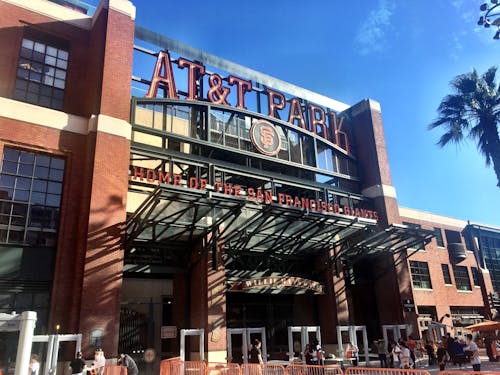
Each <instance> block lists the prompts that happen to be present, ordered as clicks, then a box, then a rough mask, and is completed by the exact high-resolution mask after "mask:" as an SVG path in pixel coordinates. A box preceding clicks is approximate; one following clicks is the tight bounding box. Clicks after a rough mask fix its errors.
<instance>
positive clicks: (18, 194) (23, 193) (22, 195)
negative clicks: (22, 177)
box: [14, 190, 30, 202]
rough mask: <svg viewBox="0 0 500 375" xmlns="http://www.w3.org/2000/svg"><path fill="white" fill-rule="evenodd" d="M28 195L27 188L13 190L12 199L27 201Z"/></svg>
mask: <svg viewBox="0 0 500 375" xmlns="http://www.w3.org/2000/svg"><path fill="white" fill-rule="evenodd" d="M29 197H30V192H29V190H14V200H15V201H17V202H27V201H28V199H29Z"/></svg>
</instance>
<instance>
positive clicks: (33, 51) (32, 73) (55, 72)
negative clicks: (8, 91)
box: [14, 37, 68, 109]
mask: <svg viewBox="0 0 500 375" xmlns="http://www.w3.org/2000/svg"><path fill="white" fill-rule="evenodd" d="M56 44H57V43H54V45H52V44H51V43H50V42H46V41H40V40H37V39H35V38H32V37H25V38H23V40H22V44H21V49H20V54H19V61H18V64H17V74H16V85H15V89H14V98H15V99H18V100H22V101H25V102H28V103H32V104H37V105H41V106H44V107H49V108H54V109H62V108H63V101H64V88H65V86H66V72H67V69H68V51H67V48H61V46H55V45H56Z"/></svg>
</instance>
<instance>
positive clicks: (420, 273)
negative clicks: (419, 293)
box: [410, 260, 432, 289]
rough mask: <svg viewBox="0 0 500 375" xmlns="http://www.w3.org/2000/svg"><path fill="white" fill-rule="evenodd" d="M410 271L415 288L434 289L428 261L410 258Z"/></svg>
mask: <svg viewBox="0 0 500 375" xmlns="http://www.w3.org/2000/svg"><path fill="white" fill-rule="evenodd" d="M410 272H411V278H412V280H413V286H414V287H415V288H424V289H432V283H431V276H430V274H429V265H428V264H427V262H418V261H414V260H410Z"/></svg>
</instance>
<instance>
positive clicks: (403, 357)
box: [399, 341, 411, 369]
mask: <svg viewBox="0 0 500 375" xmlns="http://www.w3.org/2000/svg"><path fill="white" fill-rule="evenodd" d="M400 345H401V354H400V355H399V361H400V364H399V367H400V368H404V369H409V368H410V367H411V354H410V349H409V348H408V345H406V342H404V341H401V342H400Z"/></svg>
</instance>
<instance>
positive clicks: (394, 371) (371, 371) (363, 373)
mask: <svg viewBox="0 0 500 375" xmlns="http://www.w3.org/2000/svg"><path fill="white" fill-rule="evenodd" d="M344 373H345V375H430V373H429V372H428V371H425V370H418V369H417V370H412V369H399V368H370V367H348V368H347V369H346V370H345V372H344Z"/></svg>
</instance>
